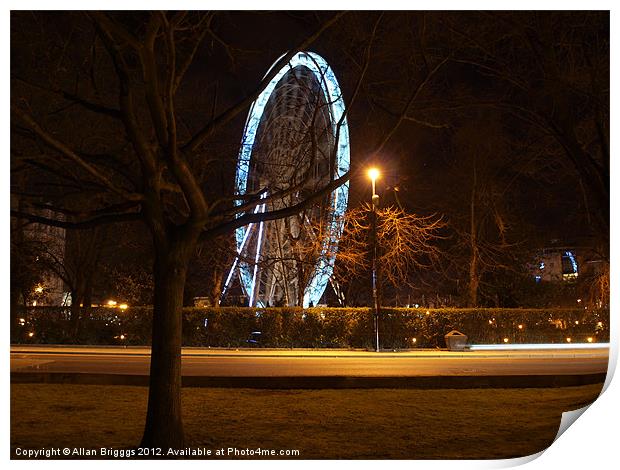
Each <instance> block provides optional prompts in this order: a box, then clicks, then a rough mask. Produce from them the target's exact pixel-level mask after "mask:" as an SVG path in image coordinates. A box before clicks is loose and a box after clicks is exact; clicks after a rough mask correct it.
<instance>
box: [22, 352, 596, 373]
mask: <svg viewBox="0 0 620 470" xmlns="http://www.w3.org/2000/svg"><path fill="white" fill-rule="evenodd" d="M607 363H608V349H579V350H576V349H574V350H573V349H564V350H557V351H556V350H544V351H541V350H531V351H492V352H490V351H483V352H474V351H471V352H461V353H456V352H448V351H428V350H426V351H415V352H403V353H389V352H388V353H379V354H377V353H372V352H365V351H330V350H327V351H320V350H319V351H317V350H313V351H298V350H250V351H248V350H211V349H185V350H184V351H183V358H182V373H183V376H193V377H197V376H200V377H419V376H525V375H528V376H536V375H539V376H561V375H573V376H574V375H586V374H604V373H606V372H607ZM149 365H150V354H149V350H148V349H147V348H80V347H75V348H71V347H68V348H65V347H40V348H38V347H32V346H14V347H12V348H11V373H12V375H15V374H18V373H28V372H30V373H33V372H37V373H54V374H68V373H72V374H114V375H133V376H136V375H137V376H146V375H148V373H149Z"/></svg>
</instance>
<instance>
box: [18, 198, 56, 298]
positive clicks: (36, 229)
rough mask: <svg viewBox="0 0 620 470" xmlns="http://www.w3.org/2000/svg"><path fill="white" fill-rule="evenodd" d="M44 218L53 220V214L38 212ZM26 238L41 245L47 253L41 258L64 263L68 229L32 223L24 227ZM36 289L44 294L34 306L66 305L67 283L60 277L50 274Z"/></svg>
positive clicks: (43, 211) (45, 211)
mask: <svg viewBox="0 0 620 470" xmlns="http://www.w3.org/2000/svg"><path fill="white" fill-rule="evenodd" d="M37 212H38V213H39V215H41V216H43V217H48V218H52V217H53V214H52V213H51V211H49V210H39V211H37ZM24 236H25V237H26V238H28V239H30V240H33V241H37V242H39V243H40V244H41V246H42V247H44V248H43V249H44V250H45V252H42V253H41V257H47V258H53V259H55V260H57V263H62V262H63V261H64V258H65V243H66V229H64V228H61V227H52V226H51V225H44V224H39V223H30V224H27V225H25V226H24ZM35 289H41V290H42V292H41V293H42V294H43V295H40V296H36V297H37V298H38V300H33V304H34V302H37V303H36V304H34V305H39V306H41V305H66V304H67V292H66V289H65V283H64V281H63V280H62V279H61V278H60V276H58V275H56V274H53V273H51V272H48V274H46V276H45V277H44V279H43V283H42V284H41V285H40V286H37V288H35Z"/></svg>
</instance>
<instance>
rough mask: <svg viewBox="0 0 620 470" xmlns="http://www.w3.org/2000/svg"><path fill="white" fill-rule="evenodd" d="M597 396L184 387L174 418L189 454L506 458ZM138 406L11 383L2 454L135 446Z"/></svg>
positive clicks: (574, 390)
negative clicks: (232, 451) (234, 451)
mask: <svg viewBox="0 0 620 470" xmlns="http://www.w3.org/2000/svg"><path fill="white" fill-rule="evenodd" d="M601 388H602V384H600V385H588V386H581V387H566V388H556V389H472V390H294V391H292V390H255V389H217V388H211V389H209V388H184V389H183V407H184V410H183V411H184V416H183V418H184V423H185V431H186V437H187V441H188V442H187V445H188V446H191V447H206V448H210V449H218V448H222V447H224V448H228V447H237V448H239V449H241V448H243V449H245V448H250V449H255V448H257V447H260V448H263V449H276V450H280V449H299V451H300V455H299V457H296V458H301V459H316V458H319V459H320V458H325V459H363V458H380V459H452V458H457V459H489V458H511V457H521V456H525V455H530V454H533V453H536V452H539V451H541V450H543V449H545V448H546V447H548V446H549V445H550V444H551V443H552V441H553V439H554V437H555V435H556V433H557V431H558V427H559V424H560V419H561V414H562V412H563V411H567V410H572V409H577V408H581V407H583V406H585V405H586V404H589V403H591V402H592V401H593V400H595V399H596V397H597V396H598V394H599V393H600V390H601ZM146 400H147V389H146V388H145V387H129V386H114V385H111V386H99V385H53V384H12V385H11V448H12V449H13V450H14V449H15V448H17V447H20V448H41V447H46V448H50V447H65V446H68V447H86V448H100V447H118V448H128V447H131V446H134V445H136V444H137V443H138V442H139V441H140V437H141V433H142V430H143V425H144V418H145V413H146ZM12 455H13V456H14V455H15V454H14V453H12Z"/></svg>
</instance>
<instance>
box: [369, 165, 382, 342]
mask: <svg viewBox="0 0 620 470" xmlns="http://www.w3.org/2000/svg"><path fill="white" fill-rule="evenodd" d="M379 176H381V174H380V172H379V170H378V169H377V168H374V167H373V168H369V169H368V177H369V178H370V181H371V182H372V204H371V208H372V211H371V216H370V217H371V235H370V238H371V240H370V242H371V245H372V246H371V250H372V299H373V303H374V315H373V317H374V324H375V350H376V351H377V352H379V298H378V295H377V207H378V206H379V195H378V194H377V193H376V185H375V182H376V181H377V178H379Z"/></svg>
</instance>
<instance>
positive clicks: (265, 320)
mask: <svg viewBox="0 0 620 470" xmlns="http://www.w3.org/2000/svg"><path fill="white" fill-rule="evenodd" d="M70 317H71V314H70V309H69V308H63V307H29V308H27V309H25V310H22V311H21V312H19V314H18V318H19V325H18V327H17V330H18V331H17V334H16V335H15V338H14V340H15V341H16V342H18V343H37V344H71V343H72V344H76V343H77V344H99V345H114V344H125V345H149V344H150V337H151V321H152V309H151V308H150V307H131V308H129V309H127V310H124V311H122V310H119V309H112V308H105V307H102V308H93V309H90V312H89V314H88V318H83V319H82V320H81V322H80V328H79V333H78V336H77V338H76V337H74V335H73V333H72V332H73V327H72V324H71V318H70ZM454 329H455V330H459V331H461V332H463V333H465V334H467V335H468V337H469V340H468V342H469V343H470V344H499V343H504V342H509V343H566V342H567V341H569V340H570V342H573V343H585V342H588V338H591V339H592V342H607V341H609V311H608V310H594V311H593V310H584V309H424V308H418V309H412V308H385V309H382V310H381V314H380V323H379V331H380V341H381V347H382V348H385V349H410V348H444V347H445V340H444V335H445V334H446V333H448V332H449V331H451V330H454ZM183 345H184V346H202V347H229V348H235V347H272V348H372V347H373V322H372V311H371V310H370V309H368V308H310V309H302V308H286V307H284V308H266V309H257V308H247V307H223V308H184V309H183Z"/></svg>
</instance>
